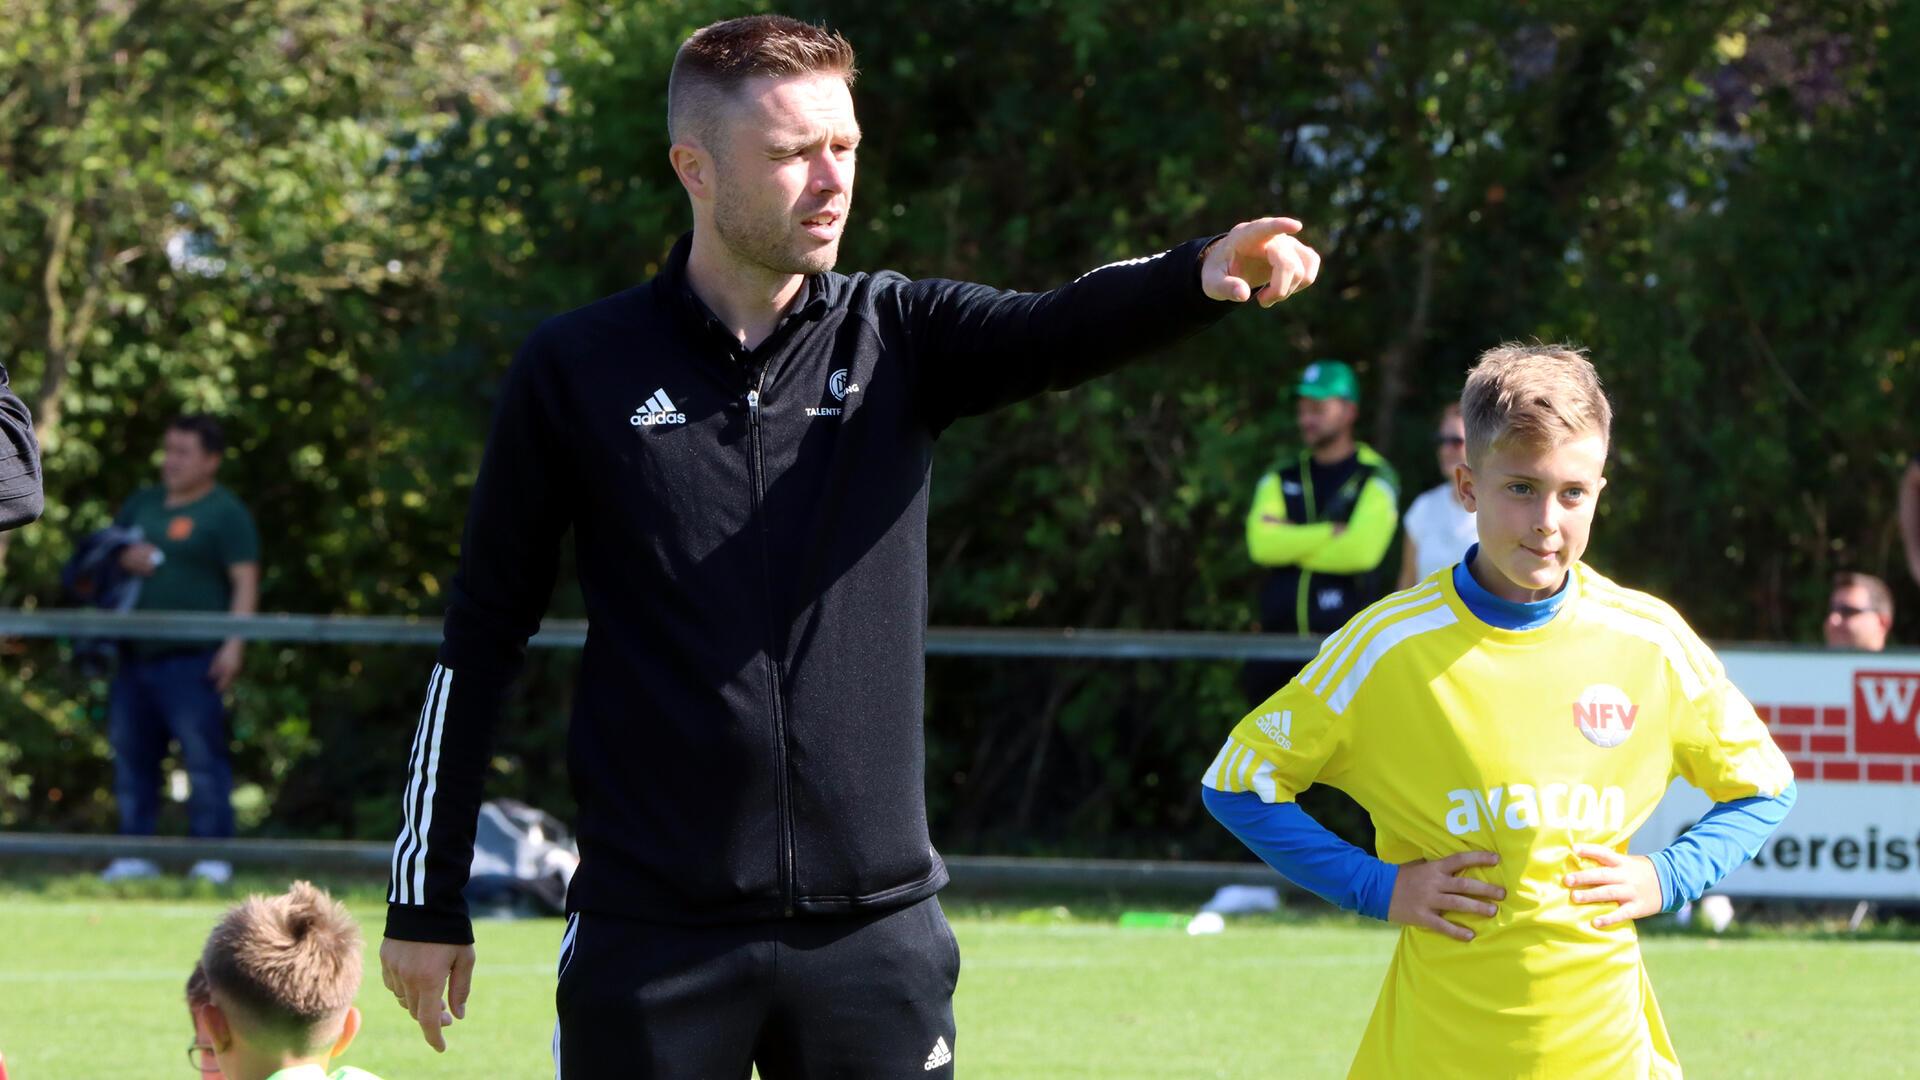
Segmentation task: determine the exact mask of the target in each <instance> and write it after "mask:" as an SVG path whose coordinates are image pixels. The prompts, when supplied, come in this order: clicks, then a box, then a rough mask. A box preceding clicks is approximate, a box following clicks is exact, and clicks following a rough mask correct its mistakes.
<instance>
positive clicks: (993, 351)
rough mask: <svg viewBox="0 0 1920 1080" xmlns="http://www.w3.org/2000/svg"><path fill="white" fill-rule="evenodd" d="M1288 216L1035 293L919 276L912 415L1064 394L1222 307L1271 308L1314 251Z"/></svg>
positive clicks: (909, 294) (913, 289)
mask: <svg viewBox="0 0 1920 1080" xmlns="http://www.w3.org/2000/svg"><path fill="white" fill-rule="evenodd" d="M1299 231H1300V223H1299V222H1298V221H1295V220H1293V219H1292V218H1261V219H1259V220H1257V221H1249V222H1243V223H1241V224H1240V225H1237V226H1235V227H1234V228H1233V230H1232V231H1230V232H1227V233H1225V234H1223V235H1220V236H1216V237H1212V238H1210V239H1201V240H1192V241H1189V242H1187V243H1185V244H1182V245H1180V246H1179V247H1176V248H1173V249H1172V250H1170V251H1166V252H1162V253H1161V254H1158V255H1153V256H1149V257H1146V258H1140V259H1129V260H1126V261H1124V262H1118V263H1113V264H1111V265H1108V266H1103V267H1100V268H1099V269H1097V270H1092V271H1089V272H1088V273H1085V274H1082V275H1081V276H1080V277H1079V278H1077V279H1075V280H1074V281H1073V282H1071V283H1069V284H1067V285H1063V286H1061V287H1060V288H1057V289H1054V290H1051V291H1049V292H1043V293H1019V292H1007V291H1003V290H999V289H994V288H990V287H988V286H985V285H973V284H968V283H965V282H958V281H943V280H937V279H929V280H923V281H915V282H911V283H909V284H908V285H907V286H906V295H905V311H904V315H905V318H906V322H907V327H908V330H909V333H910V334H911V337H912V345H913V352H914V354H915V356H916V358H917V365H918V368H919V371H920V382H919V387H918V390H917V393H918V396H919V400H920V406H921V413H922V415H924V416H926V417H927V418H928V420H929V422H930V423H931V424H932V426H933V427H934V428H935V429H936V430H937V429H940V428H944V427H945V426H946V425H947V424H948V423H950V422H952V421H953V420H954V419H956V418H958V417H961V416H971V415H976V414H979V413H983V412H987V411H989V410H991V409H994V408H997V407H999V406H1001V405H1005V404H1008V403H1010V402H1014V401H1019V400H1021V399H1023V398H1027V397H1032V396H1033V395H1035V394H1038V393H1041V392H1043V391H1047V390H1064V389H1067V388H1068V387H1071V386H1075V385H1077V384H1079V383H1081V382H1084V381H1086V380H1087V379H1090V378H1093V377H1095V376H1097V375H1103V374H1105V373H1107V372H1109V371H1112V370H1114V369H1116V368H1118V367H1120V366H1121V365H1122V364H1124V363H1126V362H1127V361H1128V360H1131V359H1134V358H1136V357H1139V356H1142V355H1145V354H1147V353H1150V352H1153V351H1154V350H1156V349H1161V348H1164V347H1166V346H1168V345H1171V344H1173V343H1174V342H1176V341H1179V340H1180V339H1182V338H1185V337H1187V336H1189V335H1190V334H1193V333H1195V332H1197V331H1199V330H1201V329H1204V328H1205V327H1207V326H1210V325H1212V323H1213V322H1214V321H1216V320H1217V319H1219V318H1220V317H1221V316H1222V315H1224V314H1225V313H1226V312H1227V311H1228V310H1231V308H1230V305H1232V304H1236V303H1245V302H1247V301H1249V300H1256V301H1258V302H1259V304H1260V306H1262V307H1271V306H1272V305H1274V304H1277V303H1279V302H1280V301H1282V300H1284V299H1286V298H1287V297H1288V296H1291V295H1292V294H1294V293H1296V292H1298V291H1300V290H1301V289H1304V288H1306V287H1307V286H1308V285H1310V284H1312V283H1313V280H1314V278H1315V277H1316V276H1317V275H1318V274H1319V272H1320V256H1319V254H1318V253H1317V252H1315V251H1314V250H1313V249H1312V248H1310V247H1308V246H1307V245H1306V244H1304V243H1302V242H1301V241H1300V240H1299V239H1297V238H1296V237H1295V236H1294V234H1295V233H1297V232H1299Z"/></svg>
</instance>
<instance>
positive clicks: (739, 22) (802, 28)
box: [667, 15, 859, 144]
mask: <svg viewBox="0 0 1920 1080" xmlns="http://www.w3.org/2000/svg"><path fill="white" fill-rule="evenodd" d="M858 74H859V72H858V70H857V69H856V68H855V67H854V66H853V46H852V45H849V44H847V39H846V38H843V37H841V36H840V35H839V34H838V33H836V32H835V31H832V30H829V29H827V28H826V27H824V26H814V25H813V24H811V23H804V22H801V21H800V20H798V19H790V18H787V17H786V16H785V15H748V16H745V17H743V18H739V19H728V20H726V21H725V22H717V23H713V24H712V25H710V26H703V27H701V28H700V29H698V30H695V31H694V32H693V36H692V37H689V38H688V39H687V40H686V41H684V42H682V43H681V44H680V51H679V52H677V53H675V54H674V57H673V70H672V72H671V73H670V74H669V75H668V76H667V133H668V137H669V138H671V139H672V140H673V141H674V142H688V141H692V142H698V143H703V144H704V143H707V142H708V141H709V140H710V139H711V138H712V137H713V134H714V131H715V128H716V125H717V123H718V118H719V112H720V109H721V107H722V106H723V105H724V104H725V103H726V100H727V98H728V97H730V96H731V95H732V94H733V93H734V92H735V91H736V90H738V89H740V87H741V86H742V85H743V84H745V83H746V82H747V81H748V80H749V79H753V78H757V77H761V76H771V77H773V78H777V79H779V78H787V77H790V76H794V75H838V76H840V77H841V78H842V79H845V80H846V83H847V85H848V86H852V85H853V80H854V77H855V76H856V75H858Z"/></svg>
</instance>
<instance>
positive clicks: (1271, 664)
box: [1244, 360, 1400, 703]
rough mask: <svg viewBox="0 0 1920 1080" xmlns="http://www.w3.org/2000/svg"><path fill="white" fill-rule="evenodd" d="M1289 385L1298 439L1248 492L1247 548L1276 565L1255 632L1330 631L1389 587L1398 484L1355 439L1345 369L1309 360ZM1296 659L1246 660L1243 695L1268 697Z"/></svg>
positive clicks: (1353, 395) (1351, 383)
mask: <svg viewBox="0 0 1920 1080" xmlns="http://www.w3.org/2000/svg"><path fill="white" fill-rule="evenodd" d="M1295 390H1296V393H1297V395H1298V397H1297V400H1296V402H1295V405H1294V419H1295V421H1296V422H1297V423H1298V424H1299V426H1300V441H1301V444H1302V445H1301V448H1300V449H1299V450H1298V451H1296V452H1294V453H1291V454H1289V455H1287V456H1285V457H1283V458H1282V459H1281V460H1280V462H1279V463H1278V464H1276V465H1275V466H1274V467H1273V468H1272V469H1271V470H1269V471H1268V472H1267V473H1266V475H1264V476H1262V477H1261V478H1260V483H1259V486H1258V487H1256V488H1255V489H1254V493H1253V505H1252V506H1251V507H1250V508H1249V509H1248V510H1247V553H1248V555H1249V556H1251V557H1252V559H1253V561H1254V562H1255V563H1257V564H1259V565H1261V566H1265V567H1270V568H1271V570H1272V572H1271V573H1270V574H1268V575H1267V582H1266V585H1265V586H1264V587H1262V589H1261V591H1260V628H1261V629H1263V630H1265V631H1267V632H1268V633H1272V634H1327V633H1331V632H1333V631H1335V630H1338V629H1339V628H1340V627H1342V626H1345V625H1346V624H1347V621H1348V620H1349V619H1352V618H1353V617H1354V616H1355V615H1356V614H1358V613H1359V612H1360V609H1361V608H1363V607H1366V606H1367V605H1368V604H1371V603H1373V602H1374V601H1375V600H1378V599H1380V597H1381V596H1382V595H1384V594H1385V592H1386V586H1387V584H1388V583H1387V581H1386V580H1385V579H1384V578H1383V576H1382V575H1381V573H1380V567H1381V563H1382V562H1383V561H1384V560H1385V559H1386V556H1387V552H1388V550H1389V549H1390V548H1392V546H1393V533H1394V529H1395V527H1396V526H1397V525H1398V524H1399V517H1400V506H1399V500H1400V480H1399V477H1397V476H1396V475H1395V474H1394V471H1393V466H1391V465H1389V464H1387V460H1386V459H1385V458H1383V457H1381V456H1380V455H1379V454H1377V453H1375V452H1374V449H1373V448H1372V447H1370V446H1368V445H1367V444H1365V443H1363V442H1359V441H1357V440H1355V439H1354V437H1353V428H1354V423H1355V422H1356V421H1357V420H1358V419H1359V416H1360V383H1359V380H1358V379H1356V378H1355V377H1354V374H1353V369H1352V368H1351V367H1348V366H1347V365H1346V364H1345V363H1342V362H1341V361H1339V360H1318V361H1315V362H1314V363H1311V364H1308V365H1307V368H1306V370H1305V371H1303V372H1301V373H1300V382H1299V384H1298V385H1297V386H1296V387H1295ZM1302 663H1303V661H1299V660H1259V661H1254V662H1252V663H1249V664H1248V665H1247V667H1246V671H1245V673H1244V677H1245V680H1246V691H1247V694H1248V697H1249V699H1250V700H1252V701H1254V702H1256V703H1257V702H1260V701H1264V700H1266V698H1267V696H1268V695H1270V694H1272V693H1273V692H1274V691H1275V690H1277V689H1279V688H1280V687H1281V686H1283V685H1285V683H1286V682H1287V680H1288V679H1291V678H1293V676H1294V674H1295V673H1296V672H1298V671H1299V670H1300V667H1301V665H1302Z"/></svg>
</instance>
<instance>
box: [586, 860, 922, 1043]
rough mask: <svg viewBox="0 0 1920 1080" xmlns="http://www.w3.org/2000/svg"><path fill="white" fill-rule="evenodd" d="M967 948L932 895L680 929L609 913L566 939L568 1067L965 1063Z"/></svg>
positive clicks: (589, 917) (589, 918)
mask: <svg viewBox="0 0 1920 1080" xmlns="http://www.w3.org/2000/svg"><path fill="white" fill-rule="evenodd" d="M959 976H960V950H959V946H958V945H957V944H956V943H955V941H954V938H953V931H952V930H951V929H950V928H949V927H948V926H947V920H946V916H945V915H944V914H943V913H942V912H941V910H940V903H939V901H938V900H935V899H934V898H932V897H928V898H927V899H925V900H922V901H920V902H919V903H917V904H913V905H911V906H909V907H904V908H900V909H897V910H894V911H887V912H881V913H879V914H872V915H853V916H843V917H809V918H793V919H783V920H777V921H772V922H757V923H744V924H735V925H730V926H673V925H666V924H662V923H648V922H639V921H636V920H633V919H627V918H622V917H619V916H613V915H601V914H597V913H594V912H582V913H577V914H575V915H574V916H573V917H572V918H570V919H569V920H568V921H567V931H566V937H565V939H564V940H563V942H562V944H561V951H560V987H559V991H558V993H557V995H556V1000H557V1004H558V1007H559V1022H558V1023H557V1024H556V1025H555V1030H554V1044H553V1045H554V1054H553V1056H554V1075H555V1077H556V1080H601V1078H606V1080H615V1078H617V1080H654V1078H672V1080H747V1077H748V1076H749V1074H750V1071H751V1070H752V1069H753V1068H755V1067H757V1068H758V1069H759V1070H760V1077H761V1080H828V1078H834V1080H843V1078H844V1080H883V1078H897V1077H936V1078H942V1080H945V1078H950V1077H952V1076H953V1054H954V1027H953V989H954V985H955V983H956V982H957V981H958V979H959Z"/></svg>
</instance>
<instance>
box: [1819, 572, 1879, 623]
mask: <svg viewBox="0 0 1920 1080" xmlns="http://www.w3.org/2000/svg"><path fill="white" fill-rule="evenodd" d="M1856 585H1858V586H1859V587H1861V588H1863V589H1865V590H1867V606H1868V607H1870V608H1872V609H1873V610H1875V611H1877V612H1879V613H1880V614H1881V615H1884V616H1886V619H1887V622H1889V623H1891V622H1893V590H1891V589H1889V588H1887V583H1886V582H1884V581H1882V580H1880V579H1879V578H1877V577H1874V576H1873V575H1872V574H1862V573H1860V572H1859V571H1857V570H1842V571H1841V572H1840V573H1838V574H1835V575H1833V589H1834V591H1835V592H1839V591H1840V590H1841V589H1851V588H1853V587H1854V586H1856Z"/></svg>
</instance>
